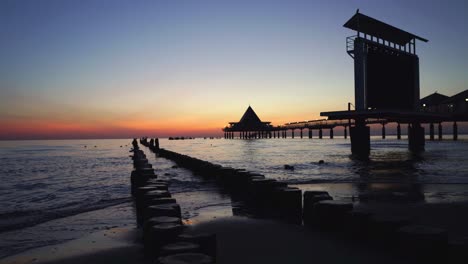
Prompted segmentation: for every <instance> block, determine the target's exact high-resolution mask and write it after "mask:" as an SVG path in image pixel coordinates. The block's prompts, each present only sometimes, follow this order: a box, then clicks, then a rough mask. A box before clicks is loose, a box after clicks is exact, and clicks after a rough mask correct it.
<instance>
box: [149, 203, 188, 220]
mask: <svg viewBox="0 0 468 264" xmlns="http://www.w3.org/2000/svg"><path fill="white" fill-rule="evenodd" d="M157 216H172V217H178V218H181V209H180V205H179V204H177V203H171V204H159V205H151V206H148V207H146V208H145V210H144V213H143V219H144V220H146V219H149V218H152V217H157Z"/></svg>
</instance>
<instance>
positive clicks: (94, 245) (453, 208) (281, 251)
mask: <svg viewBox="0 0 468 264" xmlns="http://www.w3.org/2000/svg"><path fill="white" fill-rule="evenodd" d="M357 207H358V208H359V207H361V208H367V209H371V210H373V211H375V212H377V213H378V214H398V215H406V216H408V217H410V218H412V219H413V220H414V221H415V222H416V223H419V224H426V225H431V226H435V227H442V228H446V229H447V230H448V231H449V236H450V237H457V236H466V235H468V227H467V226H466V223H467V222H468V204H467V203H451V204H415V205H409V204H406V205H402V204H381V203H380V204H372V203H368V204H361V205H358V206H357ZM193 223H196V224H193V225H190V226H189V227H188V228H187V232H189V233H199V232H203V233H216V234H217V243H218V251H217V252H218V263H226V264H230V263H236V264H238V263H244V264H248V263H295V264H300V263H364V264H365V263H379V264H385V263H411V262H409V261H405V260H404V258H402V257H401V256H400V255H398V254H395V252H394V251H393V250H392V249H391V248H385V247H381V246H373V245H372V243H370V244H369V243H360V242H357V241H354V240H353V238H352V237H349V236H346V235H344V234H341V233H333V232H322V231H319V230H316V229H310V228H307V227H304V226H299V225H293V224H286V223H282V222H279V221H274V220H258V219H252V218H247V217H237V216H228V217H212V218H211V220H206V219H205V220H204V221H202V222H197V221H193ZM139 232H140V230H137V229H134V228H114V229H110V230H106V231H101V232H96V233H93V234H91V235H89V236H87V237H84V238H81V239H77V240H73V241H69V242H66V243H63V244H60V245H54V246H47V247H43V248H38V249H33V250H30V251H27V252H24V253H21V254H18V255H15V256H10V257H8V258H5V259H2V260H0V263H2V264H3V263H34V264H36V263H67V264H75V263H154V261H151V260H148V259H144V255H143V248H142V244H141V243H140V241H139V236H140V234H139Z"/></svg>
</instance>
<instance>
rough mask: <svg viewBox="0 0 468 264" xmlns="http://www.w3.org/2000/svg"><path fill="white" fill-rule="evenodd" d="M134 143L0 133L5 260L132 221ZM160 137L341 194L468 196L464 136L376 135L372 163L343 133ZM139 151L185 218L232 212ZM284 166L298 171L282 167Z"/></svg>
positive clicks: (211, 188)
mask: <svg viewBox="0 0 468 264" xmlns="http://www.w3.org/2000/svg"><path fill="white" fill-rule="evenodd" d="M130 142H131V140H130V139H121V140H47V141H0V181H1V184H0V197H1V199H0V258H2V257H4V256H7V255H11V254H15V253H18V252H21V251H24V250H27V249H30V248H34V247H39V246H44V245H52V244H57V243H61V242H64V241H67V240H70V239H75V238H78V237H80V236H83V235H85V234H88V233H92V232H95V231H96V230H101V229H106V228H111V227H114V226H135V217H134V211H133V206H132V199H131V196H130V186H129V184H130V181H129V180H130V179H129V177H130V173H131V170H132V163H131V160H130V158H129V155H130V154H131V153H129V149H130ZM160 145H161V147H163V148H167V149H169V150H172V151H176V152H179V153H183V154H187V155H190V156H194V157H197V158H200V159H204V160H208V161H211V162H213V163H217V164H221V165H223V166H231V167H234V168H244V169H247V170H249V171H253V172H259V173H262V174H264V175H265V176H266V177H268V178H275V179H278V180H280V181H284V182H287V183H289V184H290V185H293V186H297V187H299V188H301V189H303V190H308V189H320V190H327V191H329V192H330V193H331V194H332V195H333V196H334V197H336V198H338V199H351V198H353V199H354V197H359V196H360V195H361V196H362V195H363V194H369V193H370V194H372V195H374V194H375V193H381V192H384V193H385V194H388V193H392V194H398V195H403V196H405V197H413V196H412V194H414V193H416V194H417V195H416V196H417V197H418V201H419V202H421V201H422V202H450V201H458V200H465V199H467V197H468V162H467V161H468V138H467V137H466V136H460V140H459V141H457V142H453V141H451V140H443V141H432V142H430V141H427V142H426V151H425V152H424V153H422V154H421V155H417V156H415V155H413V154H411V153H410V152H408V150H407V141H406V140H396V139H394V138H391V137H389V138H387V139H385V140H382V139H379V138H373V139H372V142H371V148H372V150H371V156H370V159H369V161H359V160H355V159H353V158H352V157H351V156H350V145H349V139H347V140H346V139H343V138H335V139H333V140H331V139H322V140H319V139H317V138H314V139H312V140H310V139H306V138H304V139H299V138H296V139H258V140H225V139H212V140H210V139H206V140H205V139H195V140H177V141H176V140H171V141H169V140H167V139H161V140H160ZM142 149H143V150H144V151H145V153H146V154H147V156H148V159H149V161H150V163H152V164H153V167H154V168H155V171H156V173H157V174H158V176H159V177H160V178H162V179H166V180H169V181H170V183H171V186H170V191H171V193H172V194H173V196H174V197H175V198H176V199H177V201H178V202H179V203H180V204H181V207H182V209H183V217H184V218H185V219H195V218H197V217H200V215H210V214H211V213H212V211H215V210H227V211H229V208H230V205H231V199H230V197H229V196H228V195H226V194H224V193H222V192H220V191H219V189H218V187H217V186H216V185H215V184H214V183H212V182H206V181H205V180H203V179H202V178H200V177H197V176H194V175H193V174H192V173H191V172H189V171H187V170H185V169H182V168H177V167H175V166H174V163H173V162H172V161H168V160H166V159H163V158H157V157H156V156H155V155H154V154H151V152H150V151H149V149H147V148H145V147H142ZM319 160H323V161H324V163H323V164H319V163H318V161H319ZM285 164H288V165H292V166H294V168H295V169H294V170H293V171H291V170H285V169H284V165H285ZM408 194H409V195H408ZM220 208H221V209H220ZM223 208H224V209H223ZM226 208H227V209H226ZM227 213H229V212H227ZM231 213H232V212H231Z"/></svg>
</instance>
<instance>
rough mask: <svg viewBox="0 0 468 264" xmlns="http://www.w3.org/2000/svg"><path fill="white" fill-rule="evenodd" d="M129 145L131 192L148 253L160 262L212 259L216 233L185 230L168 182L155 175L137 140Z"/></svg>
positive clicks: (214, 257)
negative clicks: (193, 233) (130, 146)
mask: <svg viewBox="0 0 468 264" xmlns="http://www.w3.org/2000/svg"><path fill="white" fill-rule="evenodd" d="M132 146H133V149H132V150H131V151H132V152H133V155H132V156H131V158H132V160H133V165H134V170H133V171H132V173H131V190H132V191H131V192H132V196H133V197H134V200H135V208H136V216H137V224H138V226H139V227H140V228H141V230H142V242H143V244H144V249H145V254H146V255H147V257H148V258H150V259H157V263H160V264H170V263H194V264H195V263H200V264H201V263H206V264H209V263H215V262H216V236H215V235H214V234H197V235H190V234H187V233H184V231H185V226H184V224H183V223H182V218H181V208H180V205H179V204H178V203H177V201H176V200H175V199H174V198H172V195H171V193H170V192H169V184H168V182H167V181H163V180H159V179H158V177H157V175H156V174H155V173H154V169H153V168H152V165H151V164H150V163H149V162H148V159H147V158H146V155H145V154H144V152H143V151H142V150H141V149H140V148H139V146H138V143H137V141H136V140H133V142H132Z"/></svg>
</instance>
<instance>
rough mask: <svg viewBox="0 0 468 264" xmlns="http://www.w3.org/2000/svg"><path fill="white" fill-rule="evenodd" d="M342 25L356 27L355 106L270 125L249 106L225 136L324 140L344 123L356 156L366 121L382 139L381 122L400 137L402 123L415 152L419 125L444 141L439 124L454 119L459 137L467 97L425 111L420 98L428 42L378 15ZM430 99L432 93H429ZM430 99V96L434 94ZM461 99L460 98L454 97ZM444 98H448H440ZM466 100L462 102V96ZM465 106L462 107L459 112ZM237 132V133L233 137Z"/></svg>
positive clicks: (362, 149) (361, 151)
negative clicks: (420, 45) (422, 49)
mask: <svg viewBox="0 0 468 264" xmlns="http://www.w3.org/2000/svg"><path fill="white" fill-rule="evenodd" d="M344 27H346V28H349V29H351V30H354V31H356V34H355V35H353V36H350V37H347V38H346V52H347V53H348V55H349V56H350V57H351V58H353V60H354V86H355V87H354V92H355V102H354V109H353V110H352V109H351V103H348V109H347V110H343V111H329V112H321V113H320V115H321V116H324V117H327V119H320V120H310V121H300V122H290V123H286V124H284V125H280V126H272V125H271V123H270V122H262V121H261V120H260V118H258V116H257V115H256V113H255V112H254V111H253V109H252V108H251V107H250V106H249V107H248V109H247V111H246V112H245V114H244V115H243V116H242V118H241V120H240V121H239V122H230V123H229V126H227V127H225V128H223V131H224V137H225V138H227V139H233V138H240V139H255V138H286V137H287V134H288V133H287V132H288V130H291V133H290V135H291V137H292V138H294V137H295V130H299V135H298V136H299V137H300V138H303V137H304V133H303V132H304V130H308V137H309V138H312V135H313V134H312V131H313V130H318V137H319V138H323V130H325V129H328V130H329V136H330V138H333V135H334V132H333V129H334V128H336V127H343V129H344V137H345V138H347V137H348V129H349V136H350V138H351V152H352V153H353V154H355V155H357V156H364V157H367V156H369V154H370V127H369V126H368V125H369V124H381V125H382V138H385V136H386V129H385V125H386V124H388V123H397V138H398V139H401V124H407V126H408V133H407V135H408V147H409V150H411V151H413V152H420V151H423V150H424V146H425V131H424V128H423V127H422V126H421V125H422V124H429V135H430V136H429V138H430V140H434V139H435V135H434V134H435V128H434V124H437V125H438V139H439V140H441V139H442V134H443V133H442V123H443V122H453V139H454V140H457V139H458V125H457V122H463V121H468V110H467V109H468V95H467V98H461V97H463V96H464V95H465V94H467V93H466V91H465V92H462V93H460V94H458V95H456V96H455V97H456V98H454V99H452V101H450V100H448V101H447V100H445V101H444V100H442V99H441V98H438V99H440V100H436V101H438V103H441V102H448V103H446V108H447V107H448V109H449V110H450V109H452V110H453V109H454V104H453V102H454V101H457V102H458V106H457V109H462V111H461V112H460V111H427V110H428V108H427V107H428V105H426V104H427V102H432V101H433V100H432V99H431V98H423V99H422V100H420V87H419V57H418V55H417V54H416V41H417V40H418V41H422V42H428V40H427V39H425V38H422V37H419V36H417V35H414V34H411V33H409V32H406V31H404V30H402V29H399V28H396V27H394V26H391V25H389V24H386V23H384V22H381V21H379V20H377V19H374V18H371V17H369V16H366V15H364V14H362V13H359V10H358V11H357V12H356V14H355V15H354V16H352V17H351V18H350V19H349V20H348V21H347V22H346V23H345V24H344ZM428 97H430V96H428ZM432 97H434V96H432ZM458 97H460V98H461V99H460V98H458ZM443 99H446V98H443ZM463 99H464V100H463ZM463 109H464V110H463ZM236 133H238V134H237V135H238V137H236Z"/></svg>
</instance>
